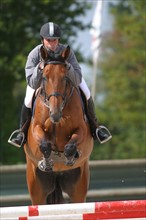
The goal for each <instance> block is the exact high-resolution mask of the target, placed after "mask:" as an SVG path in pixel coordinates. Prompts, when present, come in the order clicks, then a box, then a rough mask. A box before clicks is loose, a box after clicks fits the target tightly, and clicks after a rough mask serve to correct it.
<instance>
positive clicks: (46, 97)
mask: <svg viewBox="0 0 146 220" xmlns="http://www.w3.org/2000/svg"><path fill="white" fill-rule="evenodd" d="M49 64H61V65H64V66H65V65H66V64H65V62H63V61H47V62H45V66H46V65H49ZM45 80H46V78H45V77H43V81H42V88H41V92H40V95H41V96H42V97H43V102H44V104H45V106H46V107H47V108H49V109H50V104H49V100H50V98H51V97H52V96H54V97H61V98H62V100H63V101H62V105H61V111H62V110H63V109H64V106H65V105H66V103H67V102H68V101H69V99H70V97H71V96H72V94H73V91H74V86H73V84H72V83H71V80H70V79H69V78H68V77H67V75H66V76H65V81H66V83H65V89H64V92H63V94H62V93H59V92H57V91H56V92H53V93H51V94H47V92H46V90H45ZM69 83H70V85H71V88H70V92H69V94H68V95H67V87H68V85H69Z"/></svg>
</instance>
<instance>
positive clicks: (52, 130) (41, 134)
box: [24, 46, 93, 205]
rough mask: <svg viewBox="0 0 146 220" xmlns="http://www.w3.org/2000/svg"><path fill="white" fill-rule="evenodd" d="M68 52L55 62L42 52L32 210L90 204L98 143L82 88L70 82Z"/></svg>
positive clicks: (30, 156)
mask: <svg viewBox="0 0 146 220" xmlns="http://www.w3.org/2000/svg"><path fill="white" fill-rule="evenodd" d="M69 52H70V48H69V46H68V47H66V48H65V49H64V50H63V51H62V53H61V54H60V55H59V56H58V58H55V59H54V60H53V59H52V58H51V59H49V58H48V52H47V51H46V50H45V49H44V48H43V47H42V48H41V56H42V58H43V60H44V63H45V66H44V69H43V74H42V84H41V86H40V89H39V91H38V95H37V97H36V100H35V104H34V106H35V107H34V111H33V116H32V119H31V122H30V126H29V129H28V135H27V142H26V144H25V146H24V150H25V154H26V163H27V168H26V177H27V185H28V190H29V194H30V197H31V202H32V205H43V204H59V203H64V198H63V192H64V193H66V194H67V195H68V197H69V199H70V202H72V203H81V202H85V201H86V194H87V191H88V186H89V179H90V173H89V164H88V162H89V157H90V154H91V152H92V149H93V138H92V136H91V133H90V128H89V124H88V121H87V119H86V117H85V114H84V110H83V107H82V106H83V105H82V101H81V96H80V93H79V90H78V88H76V86H75V85H74V84H73V82H72V81H71V79H70V78H69V77H68V74H67V70H66V63H65V62H66V59H67V57H68V55H69Z"/></svg>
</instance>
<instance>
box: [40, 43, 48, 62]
mask: <svg viewBox="0 0 146 220" xmlns="http://www.w3.org/2000/svg"><path fill="white" fill-rule="evenodd" d="M40 53H41V57H42V59H43V60H47V58H48V51H47V50H46V49H45V48H44V46H41V48H40Z"/></svg>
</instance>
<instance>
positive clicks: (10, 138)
mask: <svg viewBox="0 0 146 220" xmlns="http://www.w3.org/2000/svg"><path fill="white" fill-rule="evenodd" d="M18 133H21V134H22V137H23V138H22V141H21V144H20V145H19V144H17V143H15V142H13V138H14V137H15V136H17V134H18ZM24 139H25V135H24V132H22V131H21V130H20V129H17V130H15V131H14V132H13V133H12V134H11V135H10V137H9V139H8V143H10V144H12V145H14V146H15V147H21V146H22V144H23V142H24Z"/></svg>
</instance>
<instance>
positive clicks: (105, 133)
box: [87, 97, 112, 144]
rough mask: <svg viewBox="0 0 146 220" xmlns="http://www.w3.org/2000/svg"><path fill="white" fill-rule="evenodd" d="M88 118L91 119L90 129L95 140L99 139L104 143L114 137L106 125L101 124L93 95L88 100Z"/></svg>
mask: <svg viewBox="0 0 146 220" xmlns="http://www.w3.org/2000/svg"><path fill="white" fill-rule="evenodd" d="M87 118H88V120H89V124H90V130H91V134H92V136H93V138H94V140H97V139H98V140H99V142H100V143H101V144H102V143H105V142H107V141H108V140H109V139H111V138H112V136H111V134H110V132H109V130H108V129H107V128H106V127H105V126H100V125H99V124H98V120H97V118H96V114H95V110H94V102H93V99H92V97H90V99H89V100H88V107H87Z"/></svg>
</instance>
